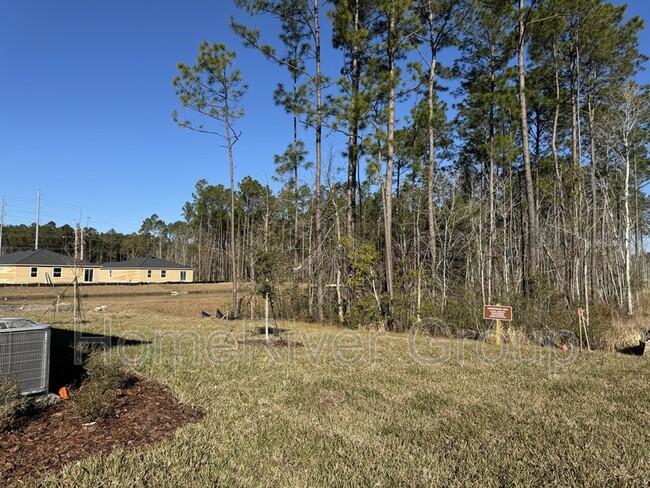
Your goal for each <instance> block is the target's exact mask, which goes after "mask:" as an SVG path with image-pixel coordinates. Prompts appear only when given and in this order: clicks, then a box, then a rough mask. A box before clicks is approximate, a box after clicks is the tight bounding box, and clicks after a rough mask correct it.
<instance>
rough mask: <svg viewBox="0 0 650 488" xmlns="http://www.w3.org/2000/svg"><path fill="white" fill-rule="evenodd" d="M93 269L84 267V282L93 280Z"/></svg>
mask: <svg viewBox="0 0 650 488" xmlns="http://www.w3.org/2000/svg"><path fill="white" fill-rule="evenodd" d="M93 274H94V273H93V270H92V269H84V281H85V282H86V283H92V281H93Z"/></svg>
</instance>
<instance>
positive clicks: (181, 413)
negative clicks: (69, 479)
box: [0, 380, 204, 486]
mask: <svg viewBox="0 0 650 488" xmlns="http://www.w3.org/2000/svg"><path fill="white" fill-rule="evenodd" d="M203 415H204V414H203V412H202V411H200V410H199V409H197V408H194V407H191V406H189V405H184V404H181V403H179V402H178V401H177V400H176V398H175V397H174V396H173V395H172V393H171V391H170V390H169V389H168V388H167V387H165V386H164V385H161V384H160V383H156V382H153V381H148V380H137V381H135V382H134V383H133V384H132V385H131V386H129V387H128V388H125V389H123V390H120V392H119V393H118V403H117V408H116V410H115V413H114V414H113V415H112V416H110V417H108V418H107V419H105V420H103V421H101V422H97V423H95V424H93V425H84V422H83V420H81V419H80V418H79V417H78V416H77V415H76V414H75V413H74V410H73V408H72V404H71V400H68V401H64V402H60V403H58V404H56V405H54V406H50V407H46V408H43V409H41V410H38V411H36V412H35V413H34V414H33V415H31V416H29V417H27V418H24V419H23V420H22V423H21V424H20V425H19V426H18V427H16V428H15V429H13V430H10V431H8V432H2V433H0V486H8V485H10V484H11V483H15V482H17V481H25V480H27V479H29V478H33V477H38V476H39V475H42V474H44V473H45V472H49V471H53V470H58V469H60V468H61V467H62V466H63V465H64V464H67V463H71V462H74V461H78V460H80V459H83V458H86V457H88V456H90V455H93V454H98V453H108V452H110V451H111V450H113V449H115V448H118V447H121V448H125V449H130V448H135V447H141V446H147V445H151V444H153V443H156V442H159V441H161V440H163V439H167V438H170V437H172V435H173V433H174V431H175V430H176V429H177V428H178V427H181V426H183V425H185V424H187V423H190V422H193V421H198V420H200V419H201V418H203Z"/></svg>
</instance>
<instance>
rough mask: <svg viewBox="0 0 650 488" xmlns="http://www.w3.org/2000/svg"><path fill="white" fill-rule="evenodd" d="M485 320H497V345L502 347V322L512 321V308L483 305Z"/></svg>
mask: <svg viewBox="0 0 650 488" xmlns="http://www.w3.org/2000/svg"><path fill="white" fill-rule="evenodd" d="M483 318H484V319H485V320H496V321H497V323H496V345H497V346H500V345H501V321H502V320H505V321H506V322H510V321H511V320H512V307H508V306H502V305H500V304H498V303H497V304H496V305H483Z"/></svg>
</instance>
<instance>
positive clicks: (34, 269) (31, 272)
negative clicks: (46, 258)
mask: <svg viewBox="0 0 650 488" xmlns="http://www.w3.org/2000/svg"><path fill="white" fill-rule="evenodd" d="M29 276H31V277H32V278H38V268H37V267H36V266H32V267H31V269H30V270H29Z"/></svg>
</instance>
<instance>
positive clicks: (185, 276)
mask: <svg viewBox="0 0 650 488" xmlns="http://www.w3.org/2000/svg"><path fill="white" fill-rule="evenodd" d="M181 281H187V271H181Z"/></svg>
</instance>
